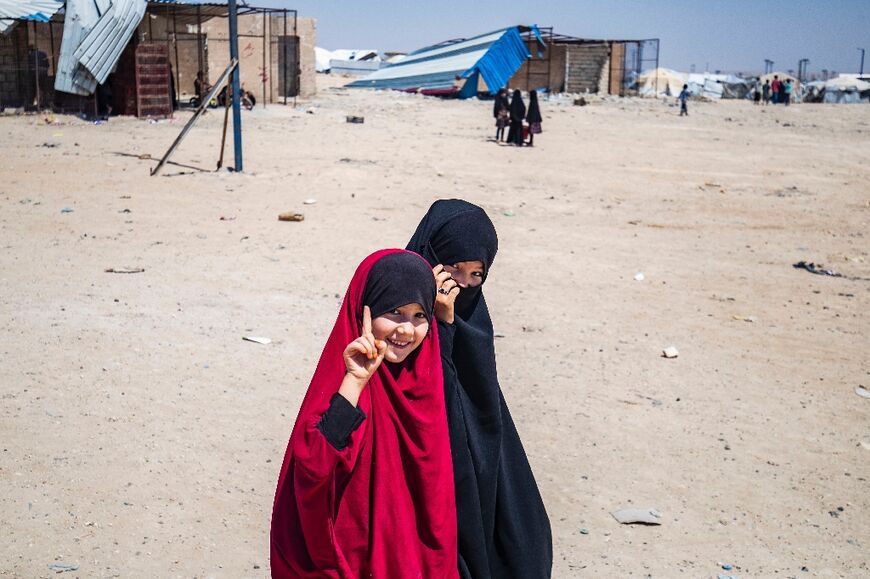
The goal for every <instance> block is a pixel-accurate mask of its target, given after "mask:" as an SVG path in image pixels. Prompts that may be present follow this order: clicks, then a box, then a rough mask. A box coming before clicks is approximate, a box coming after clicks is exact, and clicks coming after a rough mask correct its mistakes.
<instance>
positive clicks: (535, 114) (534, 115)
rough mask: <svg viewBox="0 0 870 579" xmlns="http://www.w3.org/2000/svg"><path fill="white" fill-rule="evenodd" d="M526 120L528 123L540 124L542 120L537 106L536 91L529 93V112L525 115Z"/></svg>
mask: <svg viewBox="0 0 870 579" xmlns="http://www.w3.org/2000/svg"><path fill="white" fill-rule="evenodd" d="M526 120H527V121H529V123H540V122H541V121H542V120H543V119H541V107H540V106H538V91H534V90H533V91H532V92H530V93H529V110H528V112H527V113H526Z"/></svg>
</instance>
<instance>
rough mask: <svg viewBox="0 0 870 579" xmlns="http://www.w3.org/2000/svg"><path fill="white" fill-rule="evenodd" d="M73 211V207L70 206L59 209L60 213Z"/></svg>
mask: <svg viewBox="0 0 870 579" xmlns="http://www.w3.org/2000/svg"><path fill="white" fill-rule="evenodd" d="M73 211H75V209H73V208H72V207H64V208H63V209H61V210H60V212H61V213H72V212H73Z"/></svg>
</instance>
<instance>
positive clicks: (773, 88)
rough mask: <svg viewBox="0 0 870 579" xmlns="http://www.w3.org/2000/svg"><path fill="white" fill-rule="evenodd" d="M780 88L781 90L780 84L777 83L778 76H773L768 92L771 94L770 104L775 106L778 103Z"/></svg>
mask: <svg viewBox="0 0 870 579" xmlns="http://www.w3.org/2000/svg"><path fill="white" fill-rule="evenodd" d="M780 88H782V83H781V82H779V76H778V75H773V82H772V83H770V92H771V99H770V102H771V103H772V104H776V103H778V102H779V89H780Z"/></svg>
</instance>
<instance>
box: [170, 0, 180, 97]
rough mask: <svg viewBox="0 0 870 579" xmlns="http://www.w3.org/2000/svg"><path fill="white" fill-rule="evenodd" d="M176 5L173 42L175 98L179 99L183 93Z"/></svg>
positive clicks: (173, 16) (173, 20)
mask: <svg viewBox="0 0 870 579" xmlns="http://www.w3.org/2000/svg"><path fill="white" fill-rule="evenodd" d="M175 12H176V8H175V6H173V7H172V44H174V45H175V94H174V95H172V98H173V100H178V97H179V96H180V95H181V71H180V70H179V66H178V26H177V24H176V20H175Z"/></svg>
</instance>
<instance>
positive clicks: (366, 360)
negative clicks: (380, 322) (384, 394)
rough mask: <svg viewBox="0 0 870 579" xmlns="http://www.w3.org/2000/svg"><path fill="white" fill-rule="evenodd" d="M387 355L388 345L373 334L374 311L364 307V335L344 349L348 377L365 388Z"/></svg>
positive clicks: (360, 387)
mask: <svg viewBox="0 0 870 579" xmlns="http://www.w3.org/2000/svg"><path fill="white" fill-rule="evenodd" d="M386 353H387V343H386V342H385V341H383V340H376V339H375V337H374V335H373V334H372V311H371V309H369V307H368V306H364V307H363V329H362V335H361V336H360V337H359V338H357V339H356V340H354V341H353V342H351V343H350V344H348V345H347V347H346V348H345V349H344V367H345V369H346V370H347V375H348V377H352V378H353V379H354V382H356V383H357V386H359V389H360V390H362V389H363V388H365V385H366V383H368V381H369V378H371V377H372V374H374V373H375V370H377V369H378V366H380V365H381V362H383V360H384V355H385V354H386Z"/></svg>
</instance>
